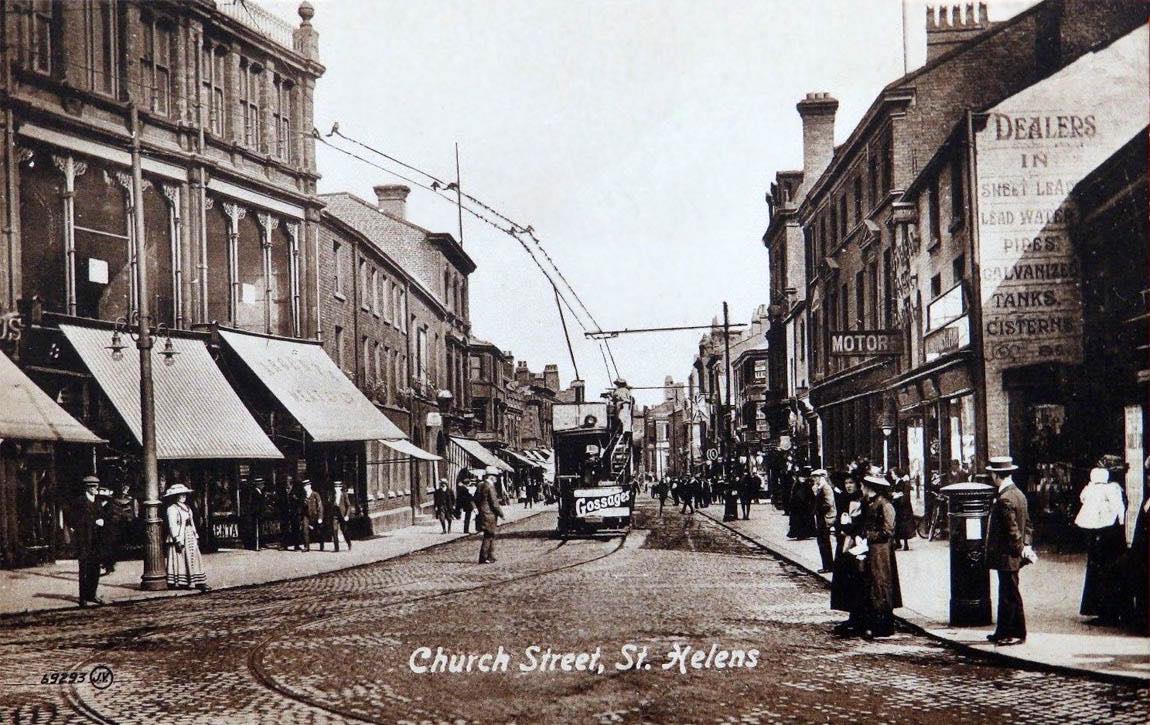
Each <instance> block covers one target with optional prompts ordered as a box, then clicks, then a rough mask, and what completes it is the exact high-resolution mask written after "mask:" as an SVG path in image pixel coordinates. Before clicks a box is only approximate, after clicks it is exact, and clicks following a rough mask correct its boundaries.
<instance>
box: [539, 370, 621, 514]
mask: <svg viewBox="0 0 1150 725" xmlns="http://www.w3.org/2000/svg"><path fill="white" fill-rule="evenodd" d="M633 407H634V406H633V403H632V401H631V400H630V399H629V397H623V396H620V395H618V394H617V393H616V392H613V393H611V394H610V396H609V397H608V399H606V400H604V401H602V402H590V403H588V402H583V401H580V402H575V403H555V404H554V405H553V407H552V415H551V423H552V447H553V449H554V451H555V486H556V489H557V492H558V496H559V525H558V534H559V535H560V536H563V537H568V536H594V535H613V534H620V533H626V532H627V531H628V530H629V529H630V527H631V511H632V509H633V508H634V505H635V501H634V498H633V492H632V489H631V481H632V479H633V477H634V461H633V456H632V454H631V436H632V429H631V426H632V411H633Z"/></svg>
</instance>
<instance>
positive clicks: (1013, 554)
mask: <svg viewBox="0 0 1150 725" xmlns="http://www.w3.org/2000/svg"><path fill="white" fill-rule="evenodd" d="M986 470H987V471H988V472H989V473H990V475H991V477H992V479H993V481H994V486H995V487H997V489H998V492H997V494H996V496H995V499H994V506H993V507H992V508H991V510H990V522H989V523H988V524H987V531H986V565H987V567H989V568H991V569H996V570H998V619H997V622H996V626H995V628H994V633H993V634H989V635H987V637H986V638H987V639H988V640H990V641H991V642H994V643H995V644H997V645H998V646H1000V647H1007V646H1010V645H1016V644H1022V643H1023V642H1025V641H1026V614H1025V612H1024V611H1023V607H1022V593H1021V592H1020V591H1019V590H1018V571H1019V570H1020V569H1021V568H1022V566H1023V561H1024V560H1027V559H1032V558H1033V556H1034V553H1033V550H1032V549H1031V548H1030V520H1029V517H1028V516H1027V510H1026V496H1025V495H1023V493H1022V491H1019V490H1018V487H1017V486H1015V485H1014V481H1013V480H1011V474H1012V473H1013V472H1014V471H1017V470H1018V466H1016V465H1014V461H1013V459H1012V458H1011V457H1010V456H997V457H994V458H991V459H990V465H988V466H987V467H986Z"/></svg>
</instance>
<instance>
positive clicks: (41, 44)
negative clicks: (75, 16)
mask: <svg viewBox="0 0 1150 725" xmlns="http://www.w3.org/2000/svg"><path fill="white" fill-rule="evenodd" d="M55 8H56V3H55V2H54V1H53V0H32V27H31V32H30V33H29V35H30V36H31V37H30V40H31V46H32V69H33V70H35V71H39V72H40V73H51V72H52V63H53V56H54V55H55V47H54V44H53V42H52V31H53V25H54V23H53V21H54V17H53V16H54V14H55Z"/></svg>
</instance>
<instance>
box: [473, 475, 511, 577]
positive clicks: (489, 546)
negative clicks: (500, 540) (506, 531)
mask: <svg viewBox="0 0 1150 725" xmlns="http://www.w3.org/2000/svg"><path fill="white" fill-rule="evenodd" d="M497 480H499V469H497V468H494V467H488V468H487V472H486V473H485V475H484V476H483V480H482V481H480V482H479V486H478V487H477V488H476V489H475V528H476V529H478V530H479V531H480V532H482V534H483V543H482V544H480V545H479V563H480V564H491V563H494V562H495V527H496V522H497V519H500V518H504V516H503V509H501V508H499V500H498V497H497V495H496V492H495V482H496V481H497Z"/></svg>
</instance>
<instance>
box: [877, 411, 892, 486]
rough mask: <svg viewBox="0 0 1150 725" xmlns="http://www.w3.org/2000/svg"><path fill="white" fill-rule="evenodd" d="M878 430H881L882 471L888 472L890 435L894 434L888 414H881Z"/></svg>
mask: <svg viewBox="0 0 1150 725" xmlns="http://www.w3.org/2000/svg"><path fill="white" fill-rule="evenodd" d="M879 428H880V429H881V430H882V470H883V471H888V470H890V462H889V458H890V434H891V433H893V432H894V420H892V419H891V416H890V414H889V413H885V412H884V413H883V415H882V418H880V419H879Z"/></svg>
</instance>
